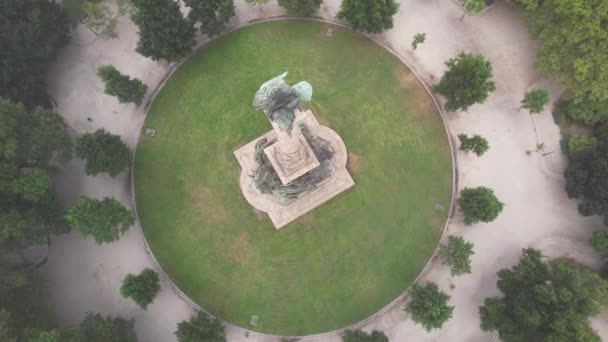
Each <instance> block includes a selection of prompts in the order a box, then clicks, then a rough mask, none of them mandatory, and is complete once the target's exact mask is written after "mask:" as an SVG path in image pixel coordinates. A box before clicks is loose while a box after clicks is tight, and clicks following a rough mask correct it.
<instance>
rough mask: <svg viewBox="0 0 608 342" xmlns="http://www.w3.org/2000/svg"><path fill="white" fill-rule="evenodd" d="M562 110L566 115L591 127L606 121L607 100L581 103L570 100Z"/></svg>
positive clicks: (607, 114) (607, 115) (607, 119)
mask: <svg viewBox="0 0 608 342" xmlns="http://www.w3.org/2000/svg"><path fill="white" fill-rule="evenodd" d="M564 108H565V111H566V115H568V116H569V117H570V118H572V119H573V120H576V121H580V122H582V123H584V124H586V125H590V126H592V125H595V124H598V123H603V122H606V121H608V100H605V101H591V100H585V101H582V102H576V101H574V100H570V101H568V102H566V104H565V106H564Z"/></svg>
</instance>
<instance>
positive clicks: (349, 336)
mask: <svg viewBox="0 0 608 342" xmlns="http://www.w3.org/2000/svg"><path fill="white" fill-rule="evenodd" d="M342 342H388V337H386V335H384V333H383V332H382V331H378V330H374V331H372V332H371V334H368V333H366V332H365V331H361V330H346V331H345V332H344V335H342Z"/></svg>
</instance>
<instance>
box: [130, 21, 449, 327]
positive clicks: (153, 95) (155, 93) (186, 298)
mask: <svg viewBox="0 0 608 342" xmlns="http://www.w3.org/2000/svg"><path fill="white" fill-rule="evenodd" d="M283 20H294V21H312V22H318V23H322V24H327V25H333V26H336V27H339V28H342V29H347V30H350V31H351V32H353V34H355V35H357V34H358V35H361V36H364V37H365V38H367V39H369V40H371V41H372V42H373V43H374V44H375V45H377V46H378V47H380V48H382V49H383V50H385V51H387V52H389V53H390V54H391V55H392V56H393V57H395V58H397V60H398V61H399V62H400V63H401V64H403V66H404V67H405V68H407V69H408V70H409V71H410V72H411V73H412V74H413V75H414V76H415V77H416V80H417V81H418V83H419V85H421V86H422V87H423V88H424V90H425V92H426V93H427V94H428V96H429V97H430V98H431V99H432V102H433V105H434V106H435V108H436V110H437V113H438V114H439V116H440V118H439V119H440V120H441V123H442V125H443V128H444V132H445V134H446V138H447V141H448V146H449V154H450V158H451V173H452V177H451V180H452V181H451V186H452V191H451V195H450V200H449V201H450V205H449V208H448V210H447V216H446V219H445V223H444V225H443V228H442V229H441V235H440V237H439V239H438V240H437V245H436V246H435V248H434V250H433V253H432V254H431V255H430V257H429V259H428V261H427V262H426V264H425V265H424V267H423V268H422V269H421V271H420V273H419V274H418V275H417V276H416V278H415V279H414V280H413V281H412V282H411V283H410V284H409V285H408V286H407V288H405V289H404V290H403V291H402V292H401V294H400V295H398V296H397V298H395V299H394V300H392V301H391V302H389V303H388V304H386V305H385V306H384V307H382V308H381V309H380V310H378V311H377V312H375V313H373V314H371V315H370V316H368V317H367V318H364V319H362V320H360V321H358V322H356V323H354V324H351V325H349V326H346V327H342V328H338V329H334V330H331V331H327V332H321V333H315V334H310V335H301V336H286V335H273V334H268V333H263V332H258V331H255V330H251V329H247V328H243V327H242V326H239V325H236V324H234V323H232V322H231V321H226V320H224V319H223V318H222V317H219V318H220V319H221V320H222V322H223V323H224V324H225V325H226V326H227V327H228V328H231V329H235V330H240V331H242V332H243V333H245V334H246V336H249V333H250V332H253V333H255V334H256V335H260V336H279V337H288V338H302V337H322V336H329V335H335V334H340V333H342V332H344V331H346V330H350V329H357V328H358V327H361V326H363V325H364V324H366V323H368V322H370V321H372V320H374V319H376V318H378V316H380V315H382V314H383V313H385V312H387V311H389V310H390V309H392V308H393V307H394V306H395V305H397V304H399V302H400V301H402V300H403V299H404V298H405V297H406V296H407V294H408V293H409V290H410V288H411V287H412V286H413V285H414V284H415V283H417V282H418V281H419V279H420V277H421V276H422V275H423V274H425V272H426V271H427V270H428V269H429V267H430V266H431V265H432V264H433V262H434V261H435V259H436V255H437V252H438V250H439V246H440V243H441V242H442V241H443V239H444V238H445V235H446V232H447V227H448V224H449V222H450V220H451V217H452V216H453V211H454V209H455V198H456V193H457V188H458V178H457V174H456V170H457V157H456V154H455V150H454V146H453V142H452V139H451V134H450V130H449V127H448V125H447V124H446V120H445V119H444V115H445V113H444V111H443V109H442V107H441V106H440V105H439V103H438V101H437V99H436V98H435V96H433V93H432V92H431V91H430V90H429V87H428V86H427V85H426V83H425V82H424V81H423V80H422V78H421V77H420V76H419V75H418V74H417V73H416V71H415V69H414V68H413V67H411V66H410V65H409V63H408V62H406V61H405V60H404V59H403V58H402V57H401V56H399V55H398V54H397V53H396V52H395V51H394V50H392V49H391V48H390V47H388V46H386V45H385V44H383V43H382V42H381V41H379V40H378V39H376V38H374V37H373V36H371V35H368V34H365V33H362V32H358V31H355V30H352V28H350V27H349V26H347V25H344V24H342V23H337V22H333V21H329V20H324V19H320V18H302V17H290V16H273V17H267V18H264V19H253V20H250V21H248V22H245V23H243V24H242V25H239V26H237V27H235V28H232V29H230V30H228V31H226V32H225V33H223V34H222V35H221V36H218V37H215V38H213V39H210V40H208V41H205V42H203V43H202V44H199V45H197V46H196V47H195V49H194V50H193V52H192V53H191V54H190V55H189V56H188V57H187V58H185V59H184V60H182V61H180V62H178V63H175V64H173V65H172V66H171V67H170V68H169V70H168V71H167V72H166V73H165V75H164V76H163V77H162V79H161V80H160V82H159V83H158V84H157V86H156V87H155V88H154V89H153V91H152V93H151V94H150V96H149V97H148V98H147V100H146V102H145V105H144V109H143V112H144V120H143V121H142V126H141V127H140V132H139V134H138V136H137V141H136V144H135V148H134V149H133V161H132V169H131V194H132V201H133V203H132V204H133V208H134V213H135V217H136V222H137V224H136V226H137V229H138V230H139V232H140V233H141V234H142V239H143V242H144V245H145V249H146V251H147V253H148V254H149V255H150V256H151V257H152V259H153V260H154V262H155V264H156V266H157V267H158V269H159V270H160V271H161V273H162V275H163V276H164V277H165V279H166V280H167V281H168V283H169V284H170V286H171V287H172V289H173V290H174V292H175V293H176V294H177V295H178V296H179V297H180V298H181V299H182V300H184V301H186V302H187V303H188V304H190V305H191V306H192V307H193V308H194V309H195V310H199V311H202V312H205V313H207V314H209V315H211V316H214V315H213V313H211V312H209V311H207V310H205V308H203V307H201V306H200V305H198V304H197V303H196V302H195V301H193V300H192V299H191V298H190V297H189V296H188V295H187V294H186V293H184V292H183V291H182V290H181V289H180V288H179V286H177V285H176V283H175V282H174V281H173V279H172V278H171V276H169V274H168V273H167V272H166V271H165V269H164V268H163V266H162V265H161V264H160V262H159V261H158V260H157V259H156V256H155V254H154V252H153V251H152V248H151V247H150V245H149V243H148V241H147V239H146V234H145V232H144V229H143V227H142V225H141V221H140V219H139V214H138V209H137V200H136V195H135V194H136V192H135V162H136V158H135V156H136V153H137V149H138V146H139V141H140V137H141V135H142V132H143V131H144V129H145V124H146V119H147V116H148V113H149V111H150V109H151V107H152V104H153V103H154V101H155V99H156V97H157V96H158V95H159V94H160V93H161V91H162V90H163V88H164V86H165V84H166V83H167V81H168V80H169V79H171V77H172V76H173V75H174V74H175V73H176V72H177V71H178V70H179V69H180V67H181V66H182V65H183V64H184V63H187V62H188V61H189V60H190V59H191V57H193V56H195V55H196V54H198V53H199V51H200V50H201V49H204V48H206V47H207V45H209V44H210V43H212V42H214V41H215V40H217V39H221V38H223V37H224V36H225V35H227V34H230V33H232V32H234V31H239V30H241V29H243V28H246V27H249V26H253V25H257V24H264V23H269V22H275V21H283ZM235 148H236V147H235Z"/></svg>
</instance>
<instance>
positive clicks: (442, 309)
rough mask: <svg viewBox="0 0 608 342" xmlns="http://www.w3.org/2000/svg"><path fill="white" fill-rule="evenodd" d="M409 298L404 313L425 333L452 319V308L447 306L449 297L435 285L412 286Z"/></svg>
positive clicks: (432, 283) (430, 283)
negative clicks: (410, 297) (419, 325)
mask: <svg viewBox="0 0 608 342" xmlns="http://www.w3.org/2000/svg"><path fill="white" fill-rule="evenodd" d="M411 296H412V300H411V301H410V302H409V303H408V304H407V307H406V308H405V311H406V312H407V313H409V314H410V315H412V319H413V320H414V322H416V323H419V324H421V325H422V326H423V327H424V329H426V331H431V330H433V329H439V328H441V326H443V324H444V323H445V322H447V321H448V320H449V319H450V318H452V311H454V307H453V306H449V305H448V301H449V300H450V296H449V295H447V294H445V293H444V292H442V291H440V290H439V287H438V286H437V283H434V282H429V283H427V284H426V285H425V286H420V285H418V284H414V286H412V292H411Z"/></svg>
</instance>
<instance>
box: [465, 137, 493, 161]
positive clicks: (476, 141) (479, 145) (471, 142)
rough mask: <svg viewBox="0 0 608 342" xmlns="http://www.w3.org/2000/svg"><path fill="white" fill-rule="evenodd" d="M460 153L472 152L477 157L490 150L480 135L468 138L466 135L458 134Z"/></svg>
mask: <svg viewBox="0 0 608 342" xmlns="http://www.w3.org/2000/svg"><path fill="white" fill-rule="evenodd" d="M458 140H460V150H461V151H473V152H474V153H475V154H476V155H477V156H481V155H483V154H484V153H486V151H487V150H488V149H489V148H490V146H489V145H488V141H487V140H486V139H485V138H484V137H482V136H481V135H477V134H475V135H473V136H472V137H470V138H469V136H468V135H466V134H458Z"/></svg>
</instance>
